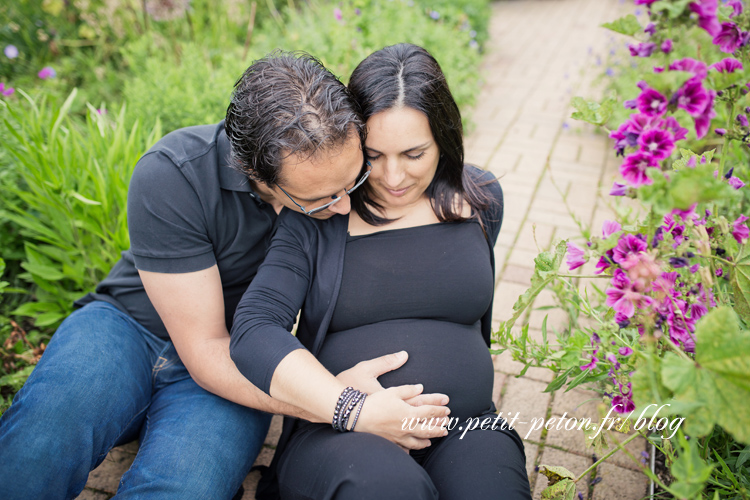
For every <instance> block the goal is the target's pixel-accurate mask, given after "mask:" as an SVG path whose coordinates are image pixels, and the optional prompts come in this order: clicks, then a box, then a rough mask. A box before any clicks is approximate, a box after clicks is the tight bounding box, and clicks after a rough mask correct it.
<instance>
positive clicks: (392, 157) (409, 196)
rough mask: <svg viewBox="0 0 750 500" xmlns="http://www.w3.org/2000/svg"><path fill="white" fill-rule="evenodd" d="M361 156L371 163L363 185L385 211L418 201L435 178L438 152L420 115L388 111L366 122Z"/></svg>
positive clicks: (424, 120) (425, 117)
mask: <svg viewBox="0 0 750 500" xmlns="http://www.w3.org/2000/svg"><path fill="white" fill-rule="evenodd" d="M365 154H366V155H367V157H368V158H369V160H370V163H372V172H371V173H370V177H369V178H368V180H367V182H368V183H369V186H370V189H371V190H372V196H373V198H374V199H375V201H377V202H379V203H380V204H381V205H383V206H384V207H385V208H406V207H408V206H409V205H412V204H415V203H417V202H419V201H420V200H421V199H422V197H423V196H424V194H425V190H426V189H427V187H428V186H429V185H430V183H431V182H432V178H433V177H435V171H436V170H437V165H438V160H439V159H440V150H439V149H438V146H437V144H436V143H435V139H434V138H433V137H432V131H431V130H430V123H429V121H428V120H427V116H425V114H424V113H422V112H420V111H417V110H415V109H412V108H406V107H402V108H392V109H389V110H387V111H382V112H380V113H377V114H375V115H372V116H371V117H370V119H369V120H367V141H366V142H365Z"/></svg>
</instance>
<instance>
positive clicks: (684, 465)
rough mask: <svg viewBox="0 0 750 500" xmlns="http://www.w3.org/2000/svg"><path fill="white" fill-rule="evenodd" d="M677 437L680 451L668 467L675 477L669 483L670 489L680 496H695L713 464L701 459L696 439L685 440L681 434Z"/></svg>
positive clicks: (701, 487)
mask: <svg viewBox="0 0 750 500" xmlns="http://www.w3.org/2000/svg"><path fill="white" fill-rule="evenodd" d="M678 439H679V441H680V447H681V451H680V453H679V454H678V455H677V459H676V460H675V461H674V463H673V464H672V468H671V469H670V472H671V473H672V475H673V476H674V478H675V479H676V481H675V482H674V483H672V484H671V485H670V490H672V491H673V492H674V493H676V494H677V495H679V497H680V498H695V497H697V495H699V494H700V493H701V492H702V491H703V488H704V487H705V482H706V481H707V480H708V478H709V477H710V476H711V471H712V470H713V466H711V465H707V464H706V463H705V462H704V461H703V459H701V456H700V452H699V450H698V443H697V440H696V439H691V440H690V441H687V440H686V439H685V437H684V436H682V435H681V434H680V435H679V438H678Z"/></svg>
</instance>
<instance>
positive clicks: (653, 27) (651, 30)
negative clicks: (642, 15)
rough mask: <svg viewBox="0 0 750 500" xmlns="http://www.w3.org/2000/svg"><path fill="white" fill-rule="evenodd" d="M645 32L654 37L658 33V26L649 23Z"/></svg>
mask: <svg viewBox="0 0 750 500" xmlns="http://www.w3.org/2000/svg"><path fill="white" fill-rule="evenodd" d="M643 31H644V32H645V33H648V34H649V35H651V36H654V33H656V25H655V24H654V23H648V24H647V25H646V28H644V30H643Z"/></svg>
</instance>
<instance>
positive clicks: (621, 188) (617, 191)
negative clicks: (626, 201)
mask: <svg viewBox="0 0 750 500" xmlns="http://www.w3.org/2000/svg"><path fill="white" fill-rule="evenodd" d="M627 191H628V186H627V184H622V183H620V182H615V183H614V184H612V189H611V190H610V191H609V195H610V196H625V193H627Z"/></svg>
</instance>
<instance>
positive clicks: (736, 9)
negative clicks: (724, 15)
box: [726, 0, 742, 17]
mask: <svg viewBox="0 0 750 500" xmlns="http://www.w3.org/2000/svg"><path fill="white" fill-rule="evenodd" d="M726 6H727V7H731V8H732V10H733V12H732V13H731V14H729V17H734V16H739V15H740V14H742V0H729V1H728V2H726Z"/></svg>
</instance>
